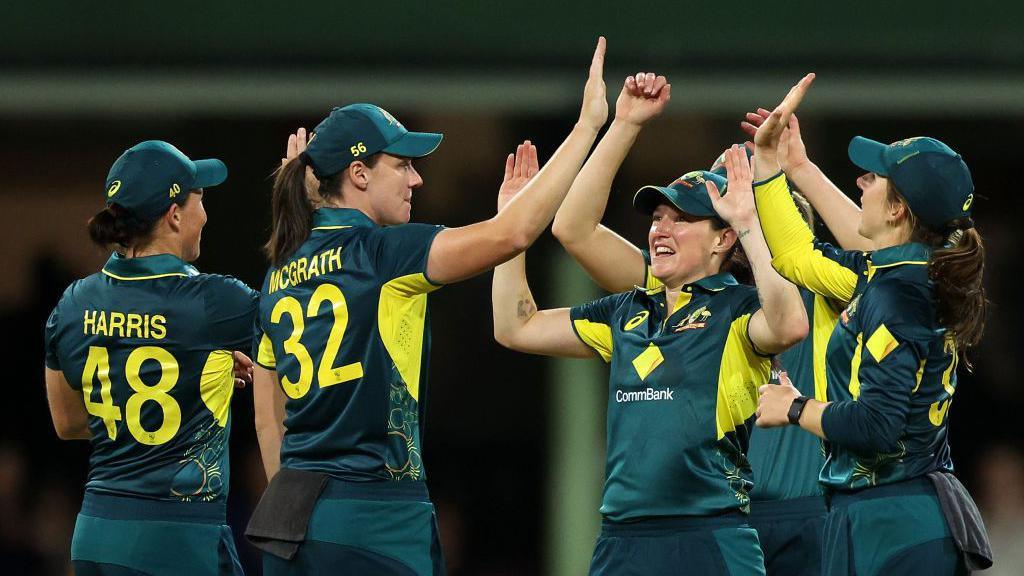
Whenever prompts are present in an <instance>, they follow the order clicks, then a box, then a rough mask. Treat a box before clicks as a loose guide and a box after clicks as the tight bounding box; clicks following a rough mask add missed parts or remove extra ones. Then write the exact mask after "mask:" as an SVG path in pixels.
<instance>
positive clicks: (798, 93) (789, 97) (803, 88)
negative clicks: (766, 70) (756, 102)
mask: <svg viewBox="0 0 1024 576" xmlns="http://www.w3.org/2000/svg"><path fill="white" fill-rule="evenodd" d="M811 82H814V74H813V73H811V74H808V75H806V76H804V77H803V78H801V79H800V81H799V82H797V84H796V85H795V86H793V87H792V88H790V90H789V93H788V94H786V97H785V98H783V100H782V102H781V103H779V105H778V106H776V107H775V110H772V112H771V113H770V114H769V115H768V117H767V118H765V119H764V121H763V122H762V123H761V125H760V126H759V127H758V128H757V131H756V132H755V133H754V154H755V155H756V156H757V163H756V165H755V169H756V173H755V177H756V178H757V179H758V180H761V179H763V178H767V177H769V176H771V175H772V174H775V173H776V172H778V171H779V170H780V169H781V165H780V164H779V147H780V146H779V143H780V141H781V139H782V133H783V132H784V131H785V130H786V127H787V126H789V119H790V117H792V115H793V113H794V112H795V111H796V109H797V107H798V106H800V102H801V101H802V100H803V98H804V94H806V93H807V89H808V88H810V86H811Z"/></svg>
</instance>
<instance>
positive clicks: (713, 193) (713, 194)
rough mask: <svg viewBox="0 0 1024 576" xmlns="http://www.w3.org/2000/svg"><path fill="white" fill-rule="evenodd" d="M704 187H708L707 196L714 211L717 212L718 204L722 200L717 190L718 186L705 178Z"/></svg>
mask: <svg viewBox="0 0 1024 576" xmlns="http://www.w3.org/2000/svg"><path fill="white" fill-rule="evenodd" d="M726 170H728V168H726ZM704 187H705V188H707V189H708V198H710V199H711V206H713V207H714V208H715V212H718V206H719V204H720V203H721V202H722V195H721V193H719V192H718V186H717V185H716V184H715V183H714V182H712V181H711V180H705V181H704Z"/></svg>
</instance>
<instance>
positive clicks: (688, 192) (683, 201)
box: [633, 170, 728, 218]
mask: <svg viewBox="0 0 1024 576" xmlns="http://www.w3.org/2000/svg"><path fill="white" fill-rule="evenodd" d="M708 180H710V181H712V182H714V183H715V185H716V186H718V192H719V193H720V194H722V195H725V188H726V186H727V185H728V181H727V180H726V179H725V178H723V177H721V176H719V175H718V174H714V173H712V172H708V171H706V170H695V171H693V172H687V173H686V174H683V175H682V176H680V177H679V178H677V179H676V180H675V181H674V182H672V183H671V184H669V185H668V186H644V187H643V188H641V189H639V190H637V192H636V195H635V196H633V207H634V208H636V209H637V210H639V211H640V212H642V213H644V214H648V215H650V214H653V213H654V210H655V208H657V207H658V205H659V204H665V203H666V201H667V202H668V203H670V204H672V205H673V206H675V207H676V208H678V209H679V210H682V211H683V212H685V213H687V214H689V215H691V216H697V217H699V218H721V217H720V216H719V215H718V212H715V208H714V206H712V205H711V199H710V198H708V187H707V185H706V184H705V182H707V181H708Z"/></svg>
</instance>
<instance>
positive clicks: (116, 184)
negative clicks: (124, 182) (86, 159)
mask: <svg viewBox="0 0 1024 576" xmlns="http://www.w3.org/2000/svg"><path fill="white" fill-rule="evenodd" d="M120 189H121V181H120V180H114V181H113V182H111V183H110V188H107V198H113V197H114V194H117V191H118V190H120Z"/></svg>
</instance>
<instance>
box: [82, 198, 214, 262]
mask: <svg viewBox="0 0 1024 576" xmlns="http://www.w3.org/2000/svg"><path fill="white" fill-rule="evenodd" d="M190 192H195V190H191V191H190ZM189 196H191V194H180V195H178V197H177V198H175V199H174V203H175V204H177V205H178V206H184V205H185V202H187V201H188V198H189ZM161 216H163V214H160V215H157V216H155V217H153V218H150V219H144V218H139V217H138V216H136V215H135V214H133V213H132V212H131V211H130V210H128V209H127V208H124V207H122V206H121V205H120V204H111V205H109V206H107V207H106V208H104V209H103V210H100V211H99V212H97V213H96V215H95V216H93V217H92V218H90V219H89V223H88V228H89V238H90V239H91V240H92V241H93V243H94V244H96V245H97V246H99V247H100V248H104V249H106V248H110V247H111V246H118V247H121V248H128V247H130V246H132V245H134V244H138V243H140V242H145V241H146V240H148V239H149V236H150V234H152V233H153V229H154V228H155V227H156V223H157V221H159V220H160V217H161Z"/></svg>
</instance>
